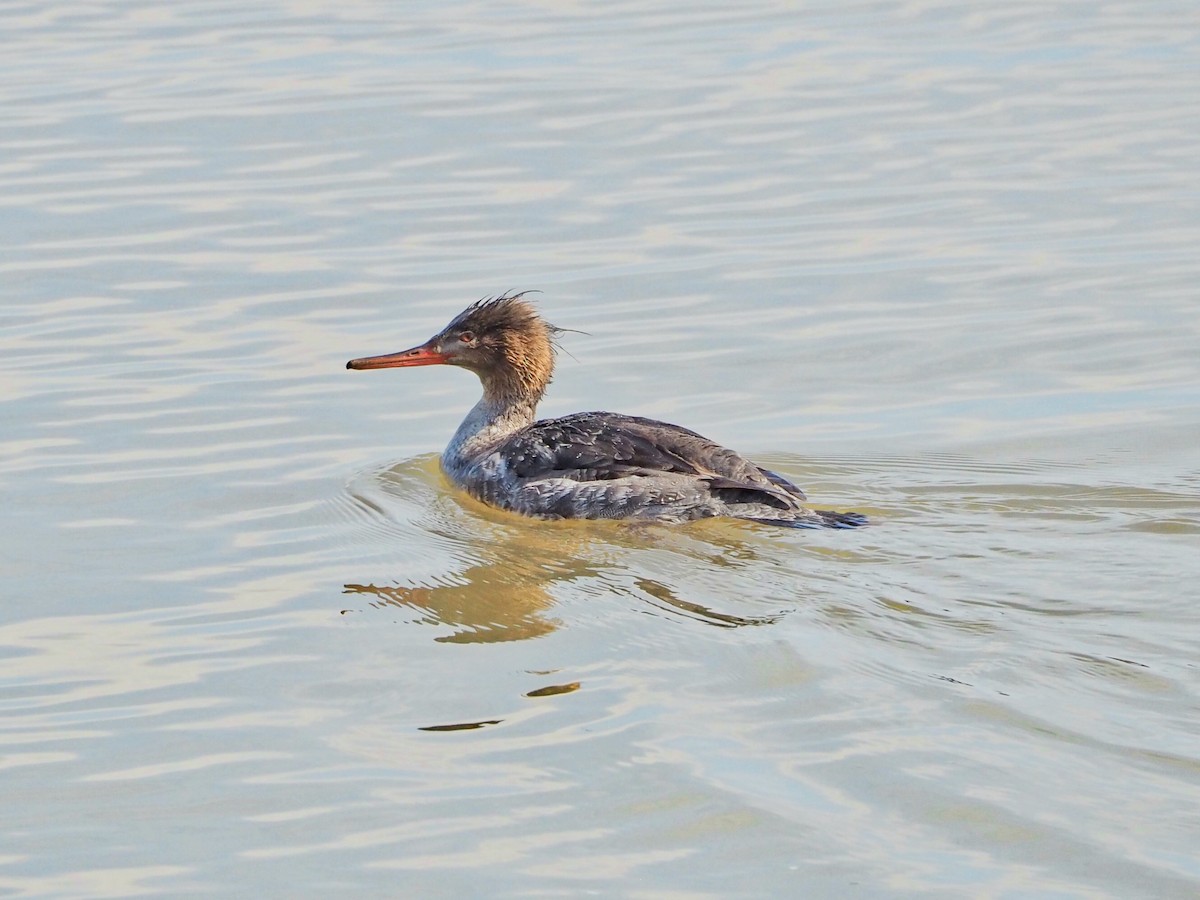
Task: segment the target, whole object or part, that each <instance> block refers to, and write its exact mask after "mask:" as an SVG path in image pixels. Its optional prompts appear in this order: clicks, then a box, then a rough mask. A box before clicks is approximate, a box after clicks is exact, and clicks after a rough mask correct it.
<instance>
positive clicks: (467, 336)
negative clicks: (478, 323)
mask: <svg viewBox="0 0 1200 900" xmlns="http://www.w3.org/2000/svg"><path fill="white" fill-rule="evenodd" d="M458 339H459V340H460V341H462V342H463V343H464V344H473V343H475V333H474V332H473V331H464V332H463V333H462V334H460V335H459V336H458Z"/></svg>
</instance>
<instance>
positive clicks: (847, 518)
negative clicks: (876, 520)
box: [814, 509, 867, 528]
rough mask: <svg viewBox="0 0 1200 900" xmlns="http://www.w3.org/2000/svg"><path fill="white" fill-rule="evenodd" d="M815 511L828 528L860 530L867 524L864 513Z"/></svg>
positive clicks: (829, 510) (828, 510)
mask: <svg viewBox="0 0 1200 900" xmlns="http://www.w3.org/2000/svg"><path fill="white" fill-rule="evenodd" d="M814 511H815V512H816V514H817V515H818V516H820V517H821V519H822V520H823V521H824V522H825V527H826V528H859V527H861V526H863V525H866V524H867V517H866V516H864V515H863V514H862V513H853V512H834V511H833V510H831V509H818V510H814Z"/></svg>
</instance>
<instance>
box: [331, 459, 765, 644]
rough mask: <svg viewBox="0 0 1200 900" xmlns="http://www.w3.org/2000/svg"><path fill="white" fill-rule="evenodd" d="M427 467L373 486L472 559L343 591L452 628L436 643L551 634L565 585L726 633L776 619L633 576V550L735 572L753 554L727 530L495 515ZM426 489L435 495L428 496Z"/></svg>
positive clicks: (428, 532)
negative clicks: (421, 579) (415, 580)
mask: <svg viewBox="0 0 1200 900" xmlns="http://www.w3.org/2000/svg"><path fill="white" fill-rule="evenodd" d="M430 462H431V461H430V460H409V461H407V462H405V463H401V464H400V465H398V466H395V467H394V468H392V469H389V470H387V471H385V472H381V473H377V476H376V477H377V478H378V481H375V484H374V487H376V488H383V489H384V491H385V492H386V493H387V494H389V495H393V496H398V497H403V498H404V500H405V501H407V502H408V503H412V502H413V501H414V500H416V501H418V502H419V503H420V505H421V506H422V507H423V509H424V515H422V516H421V517H420V518H419V519H418V520H417V521H414V522H412V523H411V524H412V525H413V526H414V527H419V528H421V529H422V530H423V531H424V532H425V533H424V535H423V536H422V538H423V540H425V541H426V542H428V541H429V540H433V541H434V542H435V543H436V544H437V545H438V546H439V547H441V548H442V549H443V550H444V551H445V556H446V557H447V558H448V559H449V560H450V561H454V560H462V559H464V557H466V558H467V559H468V560H470V562H469V563H468V564H467V565H466V567H465V568H463V569H461V570H460V571H458V572H455V573H453V574H448V575H447V576H444V577H438V578H435V579H428V580H427V581H426V583H424V584H404V583H403V582H401V581H396V582H393V583H391V584H378V583H368V584H363V583H358V584H353V583H352V584H346V585H345V586H344V588H345V593H347V594H355V595H361V596H366V597H369V598H370V600H369V604H370V606H371V607H373V608H375V609H380V610H383V609H388V608H405V609H410V610H415V611H416V612H418V613H420V618H419V619H417V621H421V622H425V623H427V624H433V625H442V626H450V627H451V628H453V629H454V631H453V633H451V634H443V635H439V636H438V637H436V638H435V639H434V640H437V641H442V642H448V643H491V642H500V641H519V640H525V639H527V638H536V637H540V636H542V635H545V634H548V633H550V632H552V631H554V630H555V629H556V628H558V627H559V626H560V625H561V624H562V623H561V622H560V621H558V620H557V619H556V618H555V617H554V616H553V615H552V614H551V610H552V608H553V607H554V606H555V605H556V603H558V602H559V599H560V596H561V593H562V590H561V589H562V588H563V587H564V586H566V585H575V586H576V587H577V588H578V589H581V590H582V591H583V592H585V593H588V594H591V595H593V596H595V597H619V596H621V595H625V596H629V597H633V598H636V599H637V601H638V602H639V603H640V604H643V605H644V606H643V608H644V610H645V611H646V612H648V613H650V614H667V615H670V616H671V617H673V618H676V617H684V618H686V619H688V620H690V621H696V622H701V623H703V624H706V625H713V626H717V627H722V628H736V627H741V626H745V625H766V624H770V623H772V622H775V621H777V620H778V619H779V614H771V615H761V616H744V615H736V614H733V613H730V612H725V611H718V610H715V609H712V608H710V607H709V606H706V605H704V604H701V603H697V602H694V601H692V600H689V599H686V598H685V597H683V596H681V595H680V594H681V592H680V591H679V589H677V588H676V587H673V586H672V585H670V584H667V583H664V581H662V580H661V579H658V578H652V577H649V576H648V575H646V574H644V573H639V572H638V571H637V568H638V566H637V562H638V561H637V559H636V557H634V556H632V554H637V553H641V552H645V551H654V552H657V553H660V552H661V551H667V552H668V553H671V554H673V555H675V556H678V557H680V559H681V563H682V566H681V569H686V570H689V571H691V570H694V568H695V566H696V565H706V566H707V565H712V566H720V567H732V568H741V567H743V566H745V565H747V564H750V563H753V562H754V561H755V560H756V559H757V555H758V554H757V552H756V549H755V548H754V547H753V546H751V545H750V544H749V543H748V542H745V541H741V540H737V539H735V538H733V537H732V536H731V535H729V534H728V533H727V531H728V527H729V526H727V527H726V528H720V527H719V526H717V527H716V528H715V529H714V528H703V527H700V528H697V529H689V530H688V533H681V532H680V531H678V530H677V529H670V528H666V527H662V526H655V525H645V524H643V525H630V524H622V523H614V522H584V521H580V522H568V523H553V524H546V523H543V522H539V521H537V520H529V519H523V518H519V517H517V516H515V515H512V514H509V513H504V512H500V511H497V510H494V509H491V508H489V507H487V506H485V505H483V504H482V503H479V502H478V501H475V500H473V499H472V498H470V497H468V496H466V495H464V494H462V493H461V492H458V491H454V490H453V489H450V487H449V485H448V484H446V483H445V481H444V479H442V478H441V477H440V473H439V472H437V470H436V468H434V467H433V466H431V465H429V463H430ZM434 465H436V464H434ZM372 480H374V479H372ZM431 481H435V482H436V483H434V484H431V483H430V482H431ZM431 489H432V490H431ZM431 493H432V494H433V495H434V496H432V497H431V496H428V495H429V494H431ZM422 494H424V495H426V496H425V497H421V496H420V495H422ZM355 499H357V500H358V501H359V502H360V503H361V504H362V505H363V507H366V508H369V509H372V510H376V511H379V512H382V509H381V505H380V504H379V503H378V501H377V500H372V499H370V498H368V497H366V496H359V495H358V492H355ZM426 500H428V501H430V502H428V503H426V502H424V501H426ZM706 524H707V523H706ZM693 531H694V533H692V532H693ZM430 582H432V583H430Z"/></svg>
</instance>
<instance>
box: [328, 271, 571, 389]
mask: <svg viewBox="0 0 1200 900" xmlns="http://www.w3.org/2000/svg"><path fill="white" fill-rule="evenodd" d="M526 293H528V292H526ZM558 331H559V329H557V328H555V327H554V326H553V325H551V324H550V323H549V322H547V321H546V320H545V319H543V318H542V317H541V316H540V315H539V314H538V311H537V309H536V308H534V306H533V304H532V303H530V302H529V301H528V300H526V299H525V293H520V294H502V295H500V296H499V297H488V298H485V299H483V300H480V301H478V302H477V303H472V304H471V305H470V306H468V307H467V308H466V309H464V310H463V311H462V312H460V313H459V314H458V315H457V316H455V317H454V319H453V320H452V321H451V322H450V324H449V325H447V326H446V327H445V328H443V329H442V330H441V331H439V332H438V333H437V334H435V335H434V336H433V337H431V338H430V339H429V340H427V341H426V342H425V343H424V344H421V345H420V346H418V347H413V348H412V349H411V350H404V351H401V352H400V353H389V354H385V355H383V356H367V357H363V358H362V359H352V360H350V362H348V363H346V368H347V369H391V368H397V367H407V366H436V365H450V366H462V367H463V368H464V369H470V370H471V371H472V372H474V373H475V374H476V375H478V376H479V380H480V381H481V382H483V389H484V396H485V398H489V399H492V400H495V401H499V402H512V401H514V400H531V401H532V402H534V403H536V402H537V401H538V400H540V399H541V397H542V394H543V393H545V391H546V386H547V385H548V384H549V383H550V378H551V376H552V375H553V374H554V336H555V334H557V333H558Z"/></svg>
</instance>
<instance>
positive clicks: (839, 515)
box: [750, 509, 868, 528]
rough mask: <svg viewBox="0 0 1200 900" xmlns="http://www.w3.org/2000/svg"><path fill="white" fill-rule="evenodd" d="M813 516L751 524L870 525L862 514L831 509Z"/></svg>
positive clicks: (759, 520) (814, 526)
mask: <svg viewBox="0 0 1200 900" xmlns="http://www.w3.org/2000/svg"><path fill="white" fill-rule="evenodd" d="M812 512H813V515H811V516H805V517H804V518H802V519H756V518H751V519H750V521H751V522H762V523H763V524H764V525H782V526H784V527H785V528H859V527H861V526H863V525H866V524H868V520H867V517H866V516H864V515H863V514H862V513H853V512H834V511H833V510H830V509H814V510H813V511H812Z"/></svg>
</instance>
